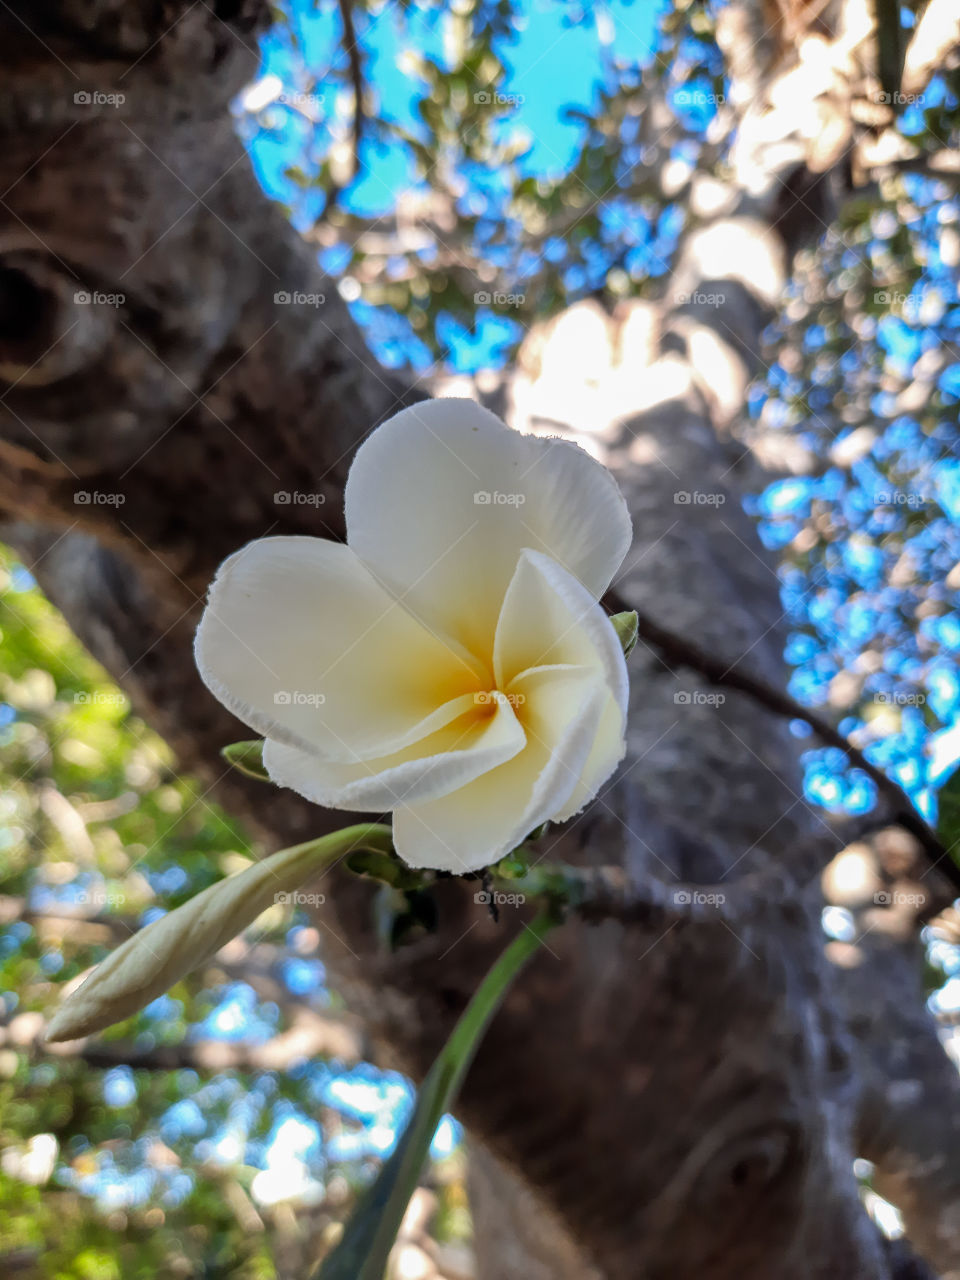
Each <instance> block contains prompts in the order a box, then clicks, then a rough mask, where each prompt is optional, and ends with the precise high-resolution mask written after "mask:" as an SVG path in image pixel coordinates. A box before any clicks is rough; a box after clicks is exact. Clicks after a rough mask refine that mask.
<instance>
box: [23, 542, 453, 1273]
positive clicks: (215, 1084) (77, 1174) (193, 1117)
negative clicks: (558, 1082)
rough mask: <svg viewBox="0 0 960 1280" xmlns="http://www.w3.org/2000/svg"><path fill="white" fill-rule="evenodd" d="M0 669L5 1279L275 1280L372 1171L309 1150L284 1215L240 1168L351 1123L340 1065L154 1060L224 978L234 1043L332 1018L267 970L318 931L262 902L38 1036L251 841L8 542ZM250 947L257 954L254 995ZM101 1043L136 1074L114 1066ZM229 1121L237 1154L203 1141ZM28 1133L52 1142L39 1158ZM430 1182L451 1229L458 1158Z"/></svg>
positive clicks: (307, 950)
mask: <svg viewBox="0 0 960 1280" xmlns="http://www.w3.org/2000/svg"><path fill="white" fill-rule="evenodd" d="M0 671H2V673H3V674H2V675H0V747H2V763H0V793H2V800H0V1159H2V1161H3V1164H2V1170H3V1171H2V1172H0V1206H2V1210H0V1274H4V1273H5V1267H6V1265H7V1261H8V1260H9V1259H11V1258H22V1259H24V1260H25V1261H26V1260H29V1261H30V1262H31V1266H32V1268H33V1269H32V1270H30V1271H27V1272H25V1274H28V1275H35V1276H37V1277H40V1278H41V1280H147V1278H148V1277H151V1278H152V1277H159V1280H200V1278H201V1277H202V1278H203V1280H214V1278H218V1280H219V1278H221V1277H222V1280H227V1278H228V1277H229V1280H278V1277H279V1276H280V1275H281V1274H284V1275H286V1274H290V1271H289V1270H285V1271H282V1272H281V1271H278V1262H277V1259H280V1260H281V1262H282V1263H283V1264H284V1265H285V1266H289V1267H292V1268H294V1269H295V1271H296V1272H297V1273H298V1274H300V1275H306V1274H307V1272H308V1271H309V1268H310V1267H311V1266H313V1265H315V1263H316V1259H317V1257H318V1256H320V1255H321V1254H322V1251H323V1247H324V1246H323V1241H324V1239H325V1238H326V1233H327V1232H328V1231H329V1230H331V1229H332V1227H333V1224H334V1223H336V1221H337V1220H338V1219H339V1218H340V1217H342V1216H343V1215H344V1214H346V1213H348V1212H349V1209H350V1206H351V1204H352V1203H353V1200H354V1198H355V1195H356V1193H357V1189H358V1188H359V1187H360V1186H362V1185H363V1183H364V1182H365V1181H366V1180H367V1179H368V1177H369V1173H370V1172H371V1171H372V1165H371V1149H370V1148H369V1147H364V1146H363V1145H362V1144H361V1145H360V1146H359V1148H358V1154H357V1156H355V1157H343V1158H336V1157H334V1156H333V1155H332V1154H330V1155H328V1154H327V1153H326V1151H325V1150H324V1149H323V1147H321V1149H320V1150H319V1151H318V1153H317V1156H316V1157H315V1158H311V1161H312V1162H311V1164H310V1169H311V1176H314V1177H316V1178H318V1179H321V1180H322V1183H323V1185H324V1186H325V1187H326V1188H327V1191H328V1201H329V1203H327V1204H325V1205H324V1206H323V1207H322V1208H320V1209H316V1208H313V1209H310V1210H309V1211H308V1212H306V1213H305V1214H304V1215H301V1216H298V1221H297V1225H296V1226H295V1227H294V1226H293V1225H292V1223H293V1218H292V1216H291V1214H290V1212H289V1207H288V1205H287V1204H285V1203H282V1202H281V1203H279V1204H278V1205H277V1207H276V1208H274V1207H273V1206H272V1204H271V1203H269V1202H268V1203H262V1202H260V1201H258V1200H257V1199H256V1197H255V1196H254V1195H253V1192H252V1187H253V1183H254V1179H255V1177H256V1176H257V1174H258V1172H259V1170H258V1169H257V1168H255V1167H251V1162H252V1159H253V1158H255V1156H256V1153H257V1152H258V1151H259V1152H261V1153H262V1152H263V1151H264V1150H265V1149H266V1148H267V1147H268V1145H269V1143H270V1141H271V1139H272V1135H273V1134H274V1133H275V1131H276V1128H277V1125H278V1124H280V1123H281V1122H282V1121H283V1120H284V1119H288V1118H290V1117H303V1118H309V1117H316V1118H317V1119H318V1120H319V1122H320V1129H321V1133H322V1134H323V1137H324V1143H325V1142H326V1140H327V1138H329V1139H336V1138H338V1137H343V1138H351V1136H352V1137H355V1138H360V1137H362V1135H363V1126H362V1124H361V1122H360V1121H359V1120H358V1119H357V1118H356V1117H355V1116H354V1115H352V1114H350V1113H349V1111H343V1112H341V1111H340V1110H338V1109H336V1108H333V1107H331V1106H327V1105H323V1104H321V1102H320V1098H321V1096H322V1092H323V1087H324V1084H325V1082H327V1081H328V1080H330V1079H332V1078H333V1076H334V1074H335V1072H336V1071H337V1070H338V1068H336V1066H335V1065H331V1066H330V1067H327V1066H326V1065H325V1064H324V1063H323V1062H320V1063H318V1064H317V1065H316V1067H315V1068H307V1067H306V1066H304V1065H297V1064H294V1069H293V1070H291V1071H288V1072H285V1073H280V1072H276V1073H275V1072H269V1071H244V1072H240V1071H236V1070H222V1071H216V1070H209V1069H202V1068H201V1069H200V1070H197V1069H194V1068H193V1067H192V1066H189V1065H186V1066H182V1067H178V1066H176V1065H173V1066H170V1067H169V1068H165V1067H164V1066H163V1062H164V1059H163V1057H162V1055H164V1054H167V1055H171V1058H170V1060H171V1061H172V1062H173V1063H174V1064H175V1063H176V1061H177V1055H181V1056H182V1058H183V1061H184V1062H185V1063H187V1064H189V1063H190V1061H191V1058H190V1055H191V1051H192V1047H193V1046H194V1044H195V1043H196V1042H197V1040H198V1038H199V1039H200V1040H201V1041H202V1040H203V1038H204V1037H205V1036H207V1035H209V1034H210V1032H209V1030H208V1029H207V1024H208V1022H209V1020H210V1019H211V1018H212V1017H213V1016H214V1015H215V1014H216V1013H217V1012H218V1011H221V1010H223V1009H224V1007H227V1008H229V1005H227V1006H225V1005H224V1002H225V1001H226V1000H228V999H229V997H231V996H233V995H235V994H237V993H238V992H239V994H240V995H241V996H243V997H244V999H246V998H247V997H249V1000H248V1001H247V1003H246V1004H243V1005H242V1006H241V1007H242V1008H243V1009H245V1010H246V1012H245V1013H244V1018H245V1026H244V1028H243V1038H242V1041H241V1043H248V1042H249V1041H250V1040H253V1042H254V1043H256V1042H257V1041H262V1040H264V1039H267V1038H269V1037H270V1036H272V1035H274V1034H276V1033H282V1032H283V1031H284V1030H286V1028H287V1027H288V1026H289V1025H291V1019H293V1018H294V1017H298V1016H302V1014H303V1013H304V1011H306V1010H308V1009H309V1010H314V1011H319V1012H320V1013H325V1012H326V1013H329V1014H331V1016H333V1014H334V1013H335V1010H333V1009H332V1008H331V1006H332V1005H333V1003H334V998H333V997H332V995H331V994H330V993H329V992H328V991H327V990H326V989H325V987H324V986H323V984H322V977H321V979H320V980H319V986H318V989H317V991H316V992H315V993H314V994H304V995H296V994H295V993H293V992H290V991H288V990H287V989H286V987H285V984H284V980H283V966H284V964H285V963H287V962H288V960H289V959H290V958H297V959H298V960H300V959H301V958H302V961H304V962H309V963H312V964H314V965H315V964H316V961H312V960H310V957H311V956H312V954H313V952H314V951H315V948H316V942H317V939H316V937H315V936H313V937H312V936H311V935H315V932H316V931H315V930H311V929H310V928H307V927H302V926H298V927H297V928H296V929H295V930H294V932H293V933H292V934H291V935H290V936H291V938H292V939H293V942H292V950H291V951H287V949H286V948H285V947H284V945H283V944H284V938H285V936H286V934H287V927H288V925H289V920H288V918H287V915H286V913H285V911H284V908H282V907H277V908H271V909H270V910H269V911H268V912H266V913H265V914H264V915H263V916H261V917H260V920H259V922H258V924H257V928H256V934H255V937H253V938H251V939H250V940H248V941H246V942H245V941H243V940H240V941H239V942H238V943H237V944H236V948H235V955H236V958H237V959H236V965H235V966H234V967H233V968H232V969H225V968H224V967H223V966H222V964H221V962H220V960H219V959H218V960H216V961H214V962H211V963H210V964H209V965H207V966H205V967H204V968H203V969H202V970H201V971H200V972H198V973H196V974H193V975H190V976H189V977H188V978H186V979H185V980H184V981H182V982H181V983H179V984H178V986H177V987H176V988H175V989H174V990H173V991H172V992H171V993H170V995H169V996H168V997H164V998H163V999H161V1000H159V1001H157V1002H155V1005H154V1006H153V1007H151V1009H149V1010H147V1011H146V1012H144V1013H142V1014H139V1015H138V1016H137V1017H134V1018H131V1019H129V1020H128V1021H127V1022H126V1023H125V1024H123V1025H121V1026H118V1027H114V1028H111V1029H110V1030H109V1031H108V1032H106V1033H104V1034H103V1035H102V1036H100V1037H97V1038H96V1039H95V1040H93V1041H91V1042H90V1045H89V1048H88V1049H87V1050H84V1051H83V1053H82V1054H80V1055H77V1054H76V1052H75V1051H74V1052H71V1050H70V1046H65V1047H64V1048H65V1050H66V1053H65V1054H64V1053H60V1052H50V1051H47V1050H46V1049H45V1048H44V1047H43V1045H42V1043H41V1041H40V1039H39V1035H40V1032H41V1030H42V1026H43V1022H44V1020H46V1019H47V1018H49V1016H50V1014H51V1012H52V1010H53V1008H54V1007H55V1005H56V1003H57V1002H58V1000H59V997H60V992H61V989H62V986H63V984H64V983H66V982H69V981H72V980H74V979H76V978H79V977H80V975H82V974H83V973H84V972H85V971H86V970H87V969H89V968H90V967H91V966H92V965H94V964H96V963H98V962H99V961H100V960H101V959H103V957H104V956H105V955H106V954H107V953H108V951H110V950H112V949H113V948H114V947H115V946H116V945H117V944H118V943H120V942H122V941H123V940H124V939H125V938H127V937H129V934H130V931H131V930H133V929H136V928H138V927H139V926H140V925H141V923H142V922H143V918H144V913H145V912H151V911H156V910H157V909H158V908H163V909H166V908H169V907H172V906H177V905H179V904H180V903H182V902H183V901H185V900H186V899H187V898H188V897H190V896H192V895H193V894H194V893H195V892H197V891H199V890H201V889H203V888H205V887H206V886H207V885H209V884H211V883H213V882H214V881H216V880H219V879H221V878H222V877H223V876H224V875H226V874H230V873H231V872H234V871H237V870H239V869H241V868H242V867H244V866H246V865H248V864H249V862H250V861H251V859H252V857H253V856H254V853H255V851H254V849H253V848H252V846H251V843H250V840H249V838H248V837H247V835H246V834H245V832H244V831H243V830H242V828H241V827H240V826H239V825H238V824H237V823H235V822H233V821H232V820H230V819H229V818H228V817H227V816H226V815H225V814H224V813H223V812H222V811H221V810H220V809H219V808H218V807H217V806H216V805H215V804H213V803H212V802H211V800H210V797H209V795H208V793H207V788H206V787H204V786H202V785H201V784H200V783H199V782H197V781H196V780H194V779H192V778H189V777H185V776H183V775H181V774H179V773H178V772H177V770H176V768H175V762H174V760H173V757H172V755H171V753H170V751H169V749H168V748H167V747H166V746H165V744H164V743H163V742H162V741H161V740H160V739H159V738H157V736H156V735H155V734H154V733H153V732H152V731H151V730H149V729H148V728H147V727H146V726H145V725H144V724H143V722H142V721H141V720H140V719H139V718H138V717H137V716H135V715H134V714H133V713H132V711H131V708H130V705H129V703H128V701H127V699H126V698H125V697H124V696H123V695H122V694H121V693H120V691H119V690H118V689H117V688H116V686H114V685H113V684H112V683H111V682H110V680H109V679H108V677H107V676H106V674H105V673H104V671H103V670H102V669H101V668H100V667H99V666H98V665H97V664H96V663H95V662H93V661H92V660H91V658H90V657H89V656H88V655H87V654H86V653H85V651H84V650H83V648H82V647H81V646H80V644H79V643H78V642H77V641H76V639H75V638H74V637H73V636H72V635H71V633H70V631H69V629H68V628H67V627H66V625H65V623H64V622H63V620H62V618H61V617H60V616H59V614H58V613H57V612H56V611H55V610H54V609H53V608H52V607H51V606H50V605H49V604H48V603H47V602H46V601H45V600H44V599H43V597H42V595H41V593H40V592H39V591H38V590H37V588H36V587H35V586H34V585H33V584H32V582H31V580H30V579H29V576H28V575H27V574H25V572H24V571H23V569H22V568H20V567H19V566H18V565H17V563H16V561H15V559H14V557H13V556H12V555H10V554H9V553H8V552H6V551H3V549H2V548H0ZM254 942H255V948H254V947H253V946H252V945H251V944H252V943H254ZM265 957H266V958H267V959H265ZM270 957H272V959H270ZM248 959H249V960H251V962H252V961H253V959H255V960H256V964H255V965H254V969H256V968H257V967H259V968H263V967H264V966H266V971H265V973H264V976H263V980H262V982H258V985H257V987H256V988H254V989H253V990H251V989H250V988H249V987H248V986H247V985H246V980H245V979H246V969H245V965H246V962H247V960H248ZM320 972H321V974H322V970H321V971H320ZM236 1039H237V1036H236V1033H230V1034H228V1035H227V1037H226V1039H225V1040H223V1039H222V1040H221V1043H222V1044H223V1045H224V1047H225V1048H229V1045H230V1043H232V1042H233V1041H235V1040H236ZM89 1054H95V1055H99V1056H95V1057H89V1056H84V1055H89ZM111 1055H113V1056H114V1057H115V1058H116V1061H117V1062H118V1063H121V1064H122V1063H123V1062H124V1060H128V1061H130V1062H131V1063H133V1064H134V1065H133V1068H132V1069H130V1068H127V1067H124V1066H119V1067H117V1068H115V1069H111V1066H110V1062H111ZM118 1085H119V1086H122V1087H121V1088H119V1090H118ZM185 1104H187V1105H189V1106H190V1108H191V1111H190V1114H189V1116H188V1118H187V1119H188V1121H189V1122H188V1123H182V1122H181V1120H180V1119H178V1117H180V1116H181V1112H182V1109H183V1107H184V1105H185ZM194 1104H195V1106H196V1110H195V1111H194V1110H193V1105H194ZM224 1134H226V1135H228V1136H229V1138H230V1142H231V1146H232V1148H233V1149H234V1154H232V1155H222V1154H221V1155H216V1154H215V1151H214V1144H215V1143H216V1142H217V1141H218V1140H219V1139H220V1138H222V1137H223V1135H224ZM38 1139H39V1140H40V1141H41V1148H42V1147H43V1145H44V1144H45V1145H46V1149H47V1150H48V1152H49V1153H50V1159H49V1162H48V1164H47V1165H45V1166H44V1167H42V1168H39V1169H38V1168H37V1167H36V1151H35V1150H34V1148H35V1147H36V1143H37V1140H38ZM31 1144H34V1145H33V1147H31ZM31 1150H34V1157H33V1160H34V1163H33V1165H31V1164H30V1159H29V1157H30V1152H31ZM41 1164H42V1162H41ZM15 1167H16V1168H21V1169H22V1176H13V1175H12V1174H11V1173H10V1171H9V1170H10V1169H12V1168H15ZM31 1170H32V1171H31ZM434 1176H435V1175H434V1173H433V1172H431V1173H430V1175H429V1177H430V1179H431V1180H433V1179H434ZM30 1177H32V1178H35V1179H36V1180H35V1181H30V1180H28V1179H29V1178H30ZM436 1177H437V1179H438V1190H439V1193H440V1195H441V1197H442V1203H443V1204H445V1205H446V1206H447V1207H446V1210H445V1221H446V1222H447V1223H448V1226H451V1229H453V1230H455V1231H457V1232H459V1234H460V1238H462V1237H463V1235H464V1234H465V1232H466V1230H467V1224H465V1223H464V1221H463V1209H462V1205H463V1202H464V1199H463V1192H462V1170H461V1169H460V1166H459V1164H458V1163H457V1162H456V1161H454V1162H453V1163H451V1164H449V1165H448V1167H447V1168H446V1169H444V1170H443V1171H442V1178H441V1171H437V1174H436ZM457 1205H460V1206H461V1208H460V1209H459V1210H458V1209H457ZM458 1213H459V1215H460V1216H459V1218H458V1216H457V1214H458Z"/></svg>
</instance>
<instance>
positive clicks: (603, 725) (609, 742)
mask: <svg viewBox="0 0 960 1280" xmlns="http://www.w3.org/2000/svg"><path fill="white" fill-rule="evenodd" d="M624 725H625V716H624V713H623V708H622V707H620V705H619V704H618V703H617V700H616V698H614V696H613V694H608V695H607V699H606V702H605V704H604V707H603V713H602V715H601V717H600V724H599V726H598V728H597V734H596V737H595V738H594V740H593V746H592V747H591V748H590V754H589V755H588V756H587V762H586V764H585V765H584V766H583V774H582V776H581V778H580V781H579V782H578V783H577V785H576V786H575V787H574V789H573V793H572V794H571V796H570V798H569V800H568V801H567V803H566V804H565V805H564V806H563V808H562V809H560V810H558V812H557V813H555V814H554V815H553V818H552V819H551V821H553V822H566V821H567V819H568V818H572V817H573V815H574V814H575V813H579V812H580V810H581V809H582V808H584V806H585V805H586V804H587V803H588V801H590V800H592V799H593V797H594V796H595V795H596V794H597V792H598V791H599V790H600V788H601V787H602V786H603V784H604V783H605V782H606V780H607V779H608V778H609V777H610V775H611V774H612V773H613V771H614V770H615V769H616V767H617V765H618V764H619V763H620V761H621V760H622V759H623V757H624V754H625V753H626V750H627V743H626V739H625V738H624V732H623V731H624Z"/></svg>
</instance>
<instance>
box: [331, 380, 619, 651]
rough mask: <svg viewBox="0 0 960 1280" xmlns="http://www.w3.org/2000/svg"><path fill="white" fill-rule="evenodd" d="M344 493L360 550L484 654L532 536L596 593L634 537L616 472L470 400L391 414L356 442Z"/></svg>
mask: <svg viewBox="0 0 960 1280" xmlns="http://www.w3.org/2000/svg"><path fill="white" fill-rule="evenodd" d="M345 501H346V520H347V540H348V542H349V544H350V546H352V547H353V548H354V550H355V551H356V552H357V554H358V555H359V556H360V557H361V559H363V560H364V561H365V562H366V563H367V564H368V565H369V566H370V568H371V569H372V570H373V572H374V573H375V574H376V575H377V577H378V578H380V579H381V580H382V581H383V582H384V583H386V584H387V585H388V586H389V587H390V588H391V589H392V590H393V591H394V592H396V593H397V594H398V595H402V598H403V600H404V602H405V603H407V604H408V605H409V606H410V607H411V608H412V609H413V611H414V612H415V613H416V614H417V615H418V616H419V617H421V618H424V619H426V620H428V621H429V622H431V623H433V622H435V623H436V624H437V625H438V626H440V627H441V628H442V629H443V630H444V631H445V632H446V633H448V634H450V635H451V636H454V637H455V638H456V639H457V640H459V641H460V642H461V643H462V644H463V645H464V646H466V647H467V648H468V649H470V650H471V652H473V653H476V654H479V655H481V656H483V657H486V655H487V654H488V653H489V649H490V645H491V644H492V640H493V630H494V626H495V621H496V617H497V615H498V613H499V610H500V603H501V601H502V599H503V595H504V592H505V591H506V589H507V585H508V583H509V581H510V579H511V577H512V576H513V572H514V569H515V568H516V564H517V560H518V558H519V556H520V552H521V551H522V550H523V549H524V548H525V547H532V548H534V549H535V550H538V551H542V552H545V553H546V554H547V555H549V556H550V557H551V558H552V559H553V560H555V561H558V562H559V563H560V564H562V565H563V566H564V567H565V568H566V570H567V572H568V573H571V574H573V575H574V576H575V577H576V578H578V579H579V580H580V582H581V583H582V584H583V585H584V587H585V588H586V589H587V591H589V592H590V593H591V594H592V595H593V597H594V598H595V599H599V597H600V596H601V595H602V594H603V592H604V591H605V590H606V588H607V587H608V586H609V584H610V580H611V578H612V577H613V575H614V573H615V572H616V570H617V569H618V567H619V565H620V562H621V561H622V559H623V557H624V555H625V554H626V552H627V549H628V547H629V545H630V539H631V528H630V517H629V514H628V512H627V507H626V504H625V502H624V500H623V497H622V495H621V493H620V490H619V489H618V487H617V484H616V481H615V480H614V478H613V476H612V475H611V474H610V473H609V472H608V471H607V470H606V469H605V468H604V467H602V466H601V465H600V464H599V463H598V462H595V461H594V459H593V458H591V457H590V455H589V454H588V453H586V452H585V451H584V450H583V449H581V448H580V447H579V446H578V445H575V444H573V443H571V442H570V441H566V440H559V439H555V438H551V439H547V438H543V437H540V436H529V435H521V434H519V433H518V432H515V431H512V430H511V429H510V428H509V427H507V426H505V425H504V423H502V422H501V421H500V419H499V418H497V417H495V416H494V415H493V414H492V413H490V412H488V411H487V410H486V409H483V408H481V407H480V406H479V405H477V404H475V403H474V402H473V401H472V400H457V399H446V400H426V401H423V402H422V403H420V404H416V405H413V406H412V407H411V408H408V409H404V410H403V411H402V412H401V413H398V414H397V415H396V416H395V417H393V418H390V419H389V420H388V421H387V422H385V423H383V424H382V425H381V426H380V427H378V428H377V429H376V430H375V431H374V432H373V433H372V434H371V435H370V436H369V437H368V439H367V440H366V441H365V442H364V443H363V444H362V445H361V446H360V448H359V449H358V450H357V454H356V457H355V458H354V460H353V464H352V466H351V468H350V474H349V476H348V478H347V486H346V496H345Z"/></svg>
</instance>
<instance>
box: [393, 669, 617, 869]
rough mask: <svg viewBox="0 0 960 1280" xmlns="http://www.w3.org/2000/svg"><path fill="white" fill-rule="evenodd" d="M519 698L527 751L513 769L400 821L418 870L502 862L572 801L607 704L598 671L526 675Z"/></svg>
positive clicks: (398, 842)
mask: <svg viewBox="0 0 960 1280" xmlns="http://www.w3.org/2000/svg"><path fill="white" fill-rule="evenodd" d="M514 696H515V697H518V698H519V697H521V696H522V697H523V699H524V700H523V702H522V703H521V704H520V705H519V708H518V716H519V719H520V720H521V723H522V724H523V726H524V730H525V732H526V735H527V744H526V746H525V747H524V749H523V751H521V752H520V753H519V754H518V755H516V756H514V758H513V759H512V760H509V761H507V763H506V764H502V765H500V766H499V767H498V768H496V769H491V770H490V772H489V773H485V774H483V775H482V776H481V777H479V778H477V779H476V780H475V781H474V782H469V783H467V785H466V786H463V787H460V788H459V789H458V790H456V791H452V792H450V793H449V794H448V795H445V796H441V797H439V798H438V799H435V800H428V801H425V802H422V803H415V804H412V805H401V806H400V807H399V808H398V809H397V810H396V812H395V813H394V818H393V835H394V844H395V847H396V850H397V853H398V854H399V855H400V857H401V858H403V860H404V862H406V863H407V864H408V865H409V866H411V867H433V868H435V869H437V870H443V871H452V872H454V873H455V874H458V875H462V874H463V873H464V872H467V871H477V870H479V869H480V868H481V867H485V866H488V865H489V864H490V863H492V862H496V861H497V860H498V859H499V858H501V857H503V856H504V854H506V853H509V851H510V850H511V849H515V848H516V846H517V845H518V844H519V843H520V842H521V840H523V839H524V837H525V836H527V835H529V833H530V832H531V831H532V830H533V829H534V828H535V827H538V826H539V825H540V824H541V823H542V822H546V821H547V820H548V819H549V818H552V817H553V816H554V815H555V814H556V813H557V811H558V810H559V809H561V808H562V807H563V806H564V805H565V804H566V803H567V802H568V801H569V799H570V797H571V795H572V793H573V791H574V789H575V788H576V786H577V783H578V782H579V780H580V777H581V774H582V772H583V768H584V766H585V764H586V762H587V759H588V756H589V754H590V750H591V747H592V746H593V742H594V740H595V738H596V736H597V729H598V726H599V723H600V717H601V715H602V712H603V707H604V703H605V701H606V699H607V698H608V697H609V694H608V691H607V689H606V688H605V686H604V684H603V682H602V680H601V679H600V677H599V676H598V675H597V673H596V672H595V671H591V670H588V669H587V670H585V669H582V668H579V669H576V670H570V669H557V668H555V669H552V670H551V669H541V670H538V671H529V672H526V673H525V674H524V675H523V676H522V677H521V678H520V679H519V680H518V681H517V682H516V688H515V691H514Z"/></svg>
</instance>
